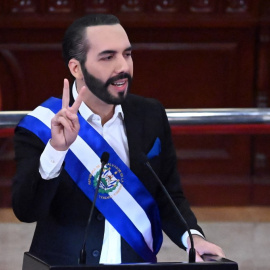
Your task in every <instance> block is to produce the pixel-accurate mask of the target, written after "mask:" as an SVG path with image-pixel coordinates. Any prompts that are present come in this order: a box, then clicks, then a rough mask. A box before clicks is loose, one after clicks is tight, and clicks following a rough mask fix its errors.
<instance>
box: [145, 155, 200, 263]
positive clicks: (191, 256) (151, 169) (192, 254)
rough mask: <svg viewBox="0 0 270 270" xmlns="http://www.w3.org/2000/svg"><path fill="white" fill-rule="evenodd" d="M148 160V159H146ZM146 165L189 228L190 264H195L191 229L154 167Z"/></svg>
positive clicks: (146, 162)
mask: <svg viewBox="0 0 270 270" xmlns="http://www.w3.org/2000/svg"><path fill="white" fill-rule="evenodd" d="M144 159H146V157H145V158H144ZM144 164H145V165H146V166H147V167H148V168H149V170H150V171H151V172H152V174H153V175H154V176H155V178H156V179H157V181H158V182H159V184H160V186H161V187H162V189H163V191H164V192H165V194H166V195H167V197H168V199H169V200H170V203H171V205H172V206H173V208H174V209H175V211H176V213H177V215H178V217H179V218H180V219H181V220H182V222H183V223H184V224H185V226H186V228H187V232H188V235H189V239H190V249H189V254H188V262H189V263H194V262H195V258H196V250H195V248H194V242H193V237H192V234H191V232H190V228H189V226H188V224H187V222H186V220H185V219H184V217H183V216H182V215H181V213H180V211H179V209H178V208H177V207H176V205H175V203H174V201H173V200H172V198H171V196H170V194H169V193H168V191H167V189H166V188H165V187H164V185H163V183H162V182H161V180H160V179H159V177H158V176H157V174H156V173H155V171H154V170H153V168H152V166H151V165H150V163H149V162H148V161H147V159H146V161H145V162H144Z"/></svg>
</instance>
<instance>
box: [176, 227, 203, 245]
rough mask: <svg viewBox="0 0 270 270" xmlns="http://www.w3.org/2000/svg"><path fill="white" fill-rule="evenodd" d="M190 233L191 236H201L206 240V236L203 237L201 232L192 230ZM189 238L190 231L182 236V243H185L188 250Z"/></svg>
mask: <svg viewBox="0 0 270 270" xmlns="http://www.w3.org/2000/svg"><path fill="white" fill-rule="evenodd" d="M190 233H191V234H196V235H199V236H201V237H202V238H204V236H203V235H202V234H201V233H200V232H199V231H197V230H190ZM188 237H189V234H188V231H186V232H185V233H184V234H183V235H182V238H181V240H182V243H183V245H184V246H185V247H186V248H188V244H187V239H188Z"/></svg>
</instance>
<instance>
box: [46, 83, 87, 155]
mask: <svg viewBox="0 0 270 270" xmlns="http://www.w3.org/2000/svg"><path fill="white" fill-rule="evenodd" d="M84 92H85V87H82V88H81V90H80V92H79V94H78V97H77V99H76V100H75V102H74V103H73V105H72V106H71V107H69V82H68V80H67V79H64V87H63V97H62V109H61V110H60V111H59V112H58V113H57V114H56V115H55V116H54V117H53V118H52V121H51V134H52V138H51V142H50V143H51V146H52V147H53V148H54V149H56V150H58V151H65V150H67V149H68V148H69V147H70V145H71V144H72V143H73V142H74V141H75V139H76V137H77V135H78V132H79V130H80V123H79V119H78V116H77V113H78V110H79V107H80V105H81V103H82V101H83V94H84Z"/></svg>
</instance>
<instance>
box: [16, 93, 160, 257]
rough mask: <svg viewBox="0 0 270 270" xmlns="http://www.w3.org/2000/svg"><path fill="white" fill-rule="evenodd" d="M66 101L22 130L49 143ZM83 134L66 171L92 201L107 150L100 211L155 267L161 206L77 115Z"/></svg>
mask: <svg viewBox="0 0 270 270" xmlns="http://www.w3.org/2000/svg"><path fill="white" fill-rule="evenodd" d="M61 107H62V100H61V99H57V98H50V99H48V100H47V101H45V102H44V103H43V104H42V105H40V106H39V107H37V108H36V109H35V110H34V111H32V112H31V113H29V114H28V115H27V116H26V117H24V118H23V119H22V120H21V122H20V123H19V125H18V126H20V127H24V128H26V129H28V130H30V131H32V132H33V133H34V134H36V135H37V136H38V137H39V138H40V139H41V140H42V141H43V142H44V143H45V144H47V142H48V141H49V139H50V138H51V129H50V128H51V119H52V118H53V117H54V115H55V114H56V113H57V112H58V111H59V110H60V109H61ZM78 117H79V122H80V131H79V134H78V136H77V138H76V140H75V141H74V143H73V144H72V145H71V146H70V149H69V151H68V152H67V155H66V158H65V170H66V171H67V172H68V174H69V175H70V176H71V178H72V179H73V181H74V182H75V183H76V184H77V185H78V186H79V188H80V189H81V190H82V191H83V192H84V193H85V195H86V196H87V197H88V198H89V199H90V200H91V201H92V200H93V198H94V193H95V188H96V183H97V177H98V175H99V171H100V167H101V166H100V157H101V155H102V153H103V152H104V151H106V152H108V153H109V154H110V159H109V162H108V163H107V165H106V166H105V168H104V172H103V174H102V183H101V185H100V189H99V196H98V198H97V201H96V207H97V208H98V209H99V211H100V212H101V213H102V214H103V215H104V216H105V218H106V219H107V220H108V221H109V222H110V223H111V224H112V226H113V227H114V228H115V229H116V230H117V231H118V232H119V233H120V234H121V236H122V237H123V238H124V239H125V240H126V241H127V242H128V243H129V245H130V246H131V247H132V248H133V249H134V250H135V251H136V252H137V253H138V254H139V255H140V256H141V257H142V258H143V259H144V260H145V261H147V262H156V261H157V259H156V254H157V253H158V251H159V249H160V247H161V244H162V231H161V224H160V217H159V211H158V207H157V205H156V202H155V201H154V199H153V198H152V196H151V195H150V193H149V192H148V191H147V189H146V188H145V187H144V185H143V184H142V183H141V181H140V180H139V179H138V178H137V176H136V175H135V174H134V173H133V172H132V171H131V170H130V169H129V168H128V167H127V166H126V164H125V163H124V162H123V161H122V160H121V159H120V158H119V157H118V155H117V154H116V153H115V151H114V150H113V149H112V148H111V147H110V145H109V144H108V143H107V142H106V141H105V140H104V139H103V137H102V136H101V135H100V134H99V133H98V132H97V131H96V130H95V129H94V128H93V127H92V126H91V125H90V124H89V123H88V122H87V121H85V120H84V119H83V117H81V116H80V115H79V114H78Z"/></svg>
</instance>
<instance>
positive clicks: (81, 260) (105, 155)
mask: <svg viewBox="0 0 270 270" xmlns="http://www.w3.org/2000/svg"><path fill="white" fill-rule="evenodd" d="M109 157H110V154H109V153H108V152H103V153H102V155H101V158H100V162H101V169H100V173H99V178H98V182H97V187H96V190H95V195H94V199H93V202H92V207H91V211H90V214H89V218H88V222H87V225H86V228H85V233H84V240H83V245H82V249H81V251H80V257H79V264H86V249H85V246H86V238H87V232H88V228H89V224H90V222H91V220H92V215H93V212H94V208H95V204H96V200H97V195H98V190H99V185H100V181H101V176H102V173H103V169H104V166H105V165H106V164H107V163H108V161H109Z"/></svg>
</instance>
